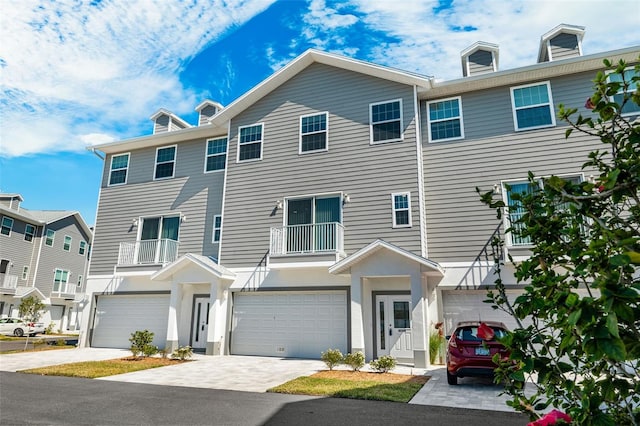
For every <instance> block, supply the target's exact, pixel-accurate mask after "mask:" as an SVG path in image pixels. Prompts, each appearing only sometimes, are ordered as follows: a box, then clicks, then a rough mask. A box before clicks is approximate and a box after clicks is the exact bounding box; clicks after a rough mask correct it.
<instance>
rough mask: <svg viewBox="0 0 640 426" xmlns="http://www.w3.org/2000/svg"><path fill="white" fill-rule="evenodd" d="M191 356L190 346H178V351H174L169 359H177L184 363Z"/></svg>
mask: <svg viewBox="0 0 640 426" xmlns="http://www.w3.org/2000/svg"><path fill="white" fill-rule="evenodd" d="M192 356H193V349H191V346H180V347H179V348H178V349H176V350H174V351H173V353H172V354H171V358H173V359H179V360H180V361H184V360H186V359H189V358H191V357H192Z"/></svg>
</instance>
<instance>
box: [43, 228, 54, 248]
mask: <svg viewBox="0 0 640 426" xmlns="http://www.w3.org/2000/svg"><path fill="white" fill-rule="evenodd" d="M49 233H51V238H49ZM49 239H51V244H49V243H47V241H49ZM55 239H56V231H54V230H53V229H47V231H46V232H45V233H44V245H45V246H47V247H53V243H54V242H55Z"/></svg>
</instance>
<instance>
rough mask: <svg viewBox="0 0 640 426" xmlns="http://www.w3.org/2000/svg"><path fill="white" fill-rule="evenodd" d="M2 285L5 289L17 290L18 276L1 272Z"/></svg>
mask: <svg viewBox="0 0 640 426" xmlns="http://www.w3.org/2000/svg"><path fill="white" fill-rule="evenodd" d="M0 286H1V287H2V288H4V289H13V290H15V289H16V287H17V286H18V276H17V275H9V274H0Z"/></svg>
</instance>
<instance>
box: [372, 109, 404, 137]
mask: <svg viewBox="0 0 640 426" xmlns="http://www.w3.org/2000/svg"><path fill="white" fill-rule="evenodd" d="M395 102H399V103H400V118H399V120H400V137H399V138H395V139H384V140H381V141H374V140H373V125H374V123H373V107H374V106H376V105H384V104H391V103H395ZM402 109H403V107H402V98H398V99H391V100H388V101H382V102H373V103H370V104H369V145H379V144H383V143H390V142H399V141H403V140H404V120H403V111H402ZM397 120H398V118H394V119H393V120H383V121H376V123H375V124H384V123H391V122H394V121H397Z"/></svg>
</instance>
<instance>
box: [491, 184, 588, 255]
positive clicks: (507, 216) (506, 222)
mask: <svg viewBox="0 0 640 426" xmlns="http://www.w3.org/2000/svg"><path fill="white" fill-rule="evenodd" d="M556 176H558V177H560V178H563V179H570V178H578V179H579V180H580V182H584V173H568V174H560V175H556ZM547 177H548V176H542V177H539V178H537V180H536V182H537V184H538V186H539V187H540V189H543V185H544V184H543V179H544V178H547ZM524 183H529V180H528V179H508V180H502V181H500V189H501V191H502V201H503V202H504V205H505V210H506V211H505V214H504V215H503V219H502V220H503V227H504V229H508V228H510V227H511V213H510V212H509V199H508V198H507V187H506V186H505V185H518V184H524ZM506 244H507V248H530V247H533V244H532V243H531V242H529V243H524V244H514V243H513V236H512V234H511V232H507V238H506Z"/></svg>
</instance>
